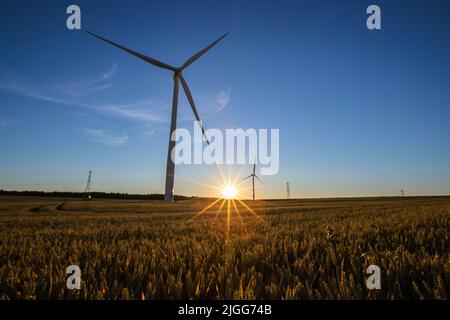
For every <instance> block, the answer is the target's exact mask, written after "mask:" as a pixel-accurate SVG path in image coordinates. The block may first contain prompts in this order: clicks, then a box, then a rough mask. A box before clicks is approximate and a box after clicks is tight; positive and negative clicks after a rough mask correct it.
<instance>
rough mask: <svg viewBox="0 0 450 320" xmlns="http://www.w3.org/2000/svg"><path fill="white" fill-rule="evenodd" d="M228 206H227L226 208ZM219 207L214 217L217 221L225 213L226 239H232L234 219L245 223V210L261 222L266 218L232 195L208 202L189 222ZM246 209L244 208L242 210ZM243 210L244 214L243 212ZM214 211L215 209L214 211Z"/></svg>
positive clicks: (242, 223)
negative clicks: (231, 232) (231, 230)
mask: <svg viewBox="0 0 450 320" xmlns="http://www.w3.org/2000/svg"><path fill="white" fill-rule="evenodd" d="M225 206H226V208H225ZM239 206H241V210H240V209H239ZM216 208H217V211H216V212H215V214H214V218H213V219H212V221H213V222H215V221H217V219H218V218H219V217H220V216H221V214H225V220H226V225H225V228H226V229H225V232H226V241H228V240H229V239H230V229H231V223H232V219H234V218H236V219H238V220H239V221H240V223H241V225H242V226H243V225H245V220H244V216H243V214H244V212H246V213H247V214H250V215H251V216H253V217H256V219H257V220H258V221H260V222H265V220H264V218H262V217H261V216H260V215H258V214H257V213H256V212H255V210H253V209H252V208H250V207H249V206H248V205H247V204H246V203H245V202H244V201H242V200H239V199H236V198H232V197H223V198H218V199H216V200H214V201H213V202H211V203H210V204H208V205H207V206H206V207H205V208H204V209H202V210H201V211H200V212H198V213H196V214H195V215H194V216H193V217H192V218H190V219H189V220H188V221H187V223H190V222H192V221H193V220H195V219H197V218H198V217H200V216H201V215H203V214H204V213H205V212H207V211H209V210H215V209H216ZM242 209H244V210H242ZM241 211H242V214H241ZM213 212H214V211H213Z"/></svg>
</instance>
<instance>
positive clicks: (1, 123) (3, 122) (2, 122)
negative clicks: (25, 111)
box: [0, 118, 17, 129]
mask: <svg viewBox="0 0 450 320" xmlns="http://www.w3.org/2000/svg"><path fill="white" fill-rule="evenodd" d="M16 122H17V120H15V119H11V118H5V119H0V129H4V128H7V127H10V126H12V125H14V124H15V123H16Z"/></svg>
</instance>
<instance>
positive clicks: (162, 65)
mask: <svg viewBox="0 0 450 320" xmlns="http://www.w3.org/2000/svg"><path fill="white" fill-rule="evenodd" d="M84 32H86V33H88V34H90V35H91V36H94V37H96V38H97V39H100V40H102V41H105V42H106V43H109V44H111V45H113V46H115V47H117V48H119V49H122V50H124V51H126V52H128V53H130V54H132V55H133V56H136V57H138V58H140V59H142V60H144V61H146V62H148V63H150V64H152V65H154V66H156V67H160V68H163V69H167V70H171V71H176V68H175V67H172V66H170V65H168V64H166V63H164V62H161V61H158V60H156V59H153V58H150V57H149V56H146V55H144V54H141V53H139V52H136V51H133V50H131V49H128V48H125V47H124V46H122V45H120V44H117V43H115V42H112V41H109V40H108V39H105V38H103V37H101V36H99V35H97V34H95V33H93V32H90V31H86V30H84Z"/></svg>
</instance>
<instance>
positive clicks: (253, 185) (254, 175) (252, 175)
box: [241, 163, 264, 200]
mask: <svg viewBox="0 0 450 320" xmlns="http://www.w3.org/2000/svg"><path fill="white" fill-rule="evenodd" d="M248 178H252V187H253V200H255V178H256V179H258V180H259V181H261V183H263V184H264V182H262V180H261V179H260V178H259V177H258V176H257V175H256V163H255V164H254V165H253V173H252V174H251V175H249V176H248V177H245V178H244V179H242V180H241V182H242V181H244V180H247V179H248Z"/></svg>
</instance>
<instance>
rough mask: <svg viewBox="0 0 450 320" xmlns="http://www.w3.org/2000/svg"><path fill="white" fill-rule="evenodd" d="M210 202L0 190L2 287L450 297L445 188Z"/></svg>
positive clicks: (222, 295) (81, 295) (47, 294)
mask: <svg viewBox="0 0 450 320" xmlns="http://www.w3.org/2000/svg"><path fill="white" fill-rule="evenodd" d="M212 201H213V200H186V201H177V202H175V203H173V204H167V203H164V202H162V201H131V200H130V201H122V200H96V199H93V200H91V201H85V200H74V199H69V200H65V199H56V198H53V199H52V198H32V197H6V196H3V197H0V298H1V299H411V298H412V299H448V297H449V296H450V251H449V248H450V237H449V235H450V198H449V197H428V198H426V197H423V198H409V197H397V198H367V199H357V198H355V199H317V200H311V199H304V200H284V201H282V200H280V201H245V204H246V205H247V206H248V208H246V207H245V206H244V205H243V204H241V203H240V202H238V201H235V202H233V201H230V202H228V201H225V202H223V205H222V201H219V202H217V203H215V205H213V206H211V207H210V208H209V209H208V210H206V211H205V212H203V213H202V214H200V215H198V213H199V212H201V211H202V210H203V209H204V208H206V207H207V206H208V205H209V204H211V202H212ZM228 206H229V209H228ZM219 209H221V210H219ZM194 217H195V219H192V218H194ZM371 264H376V265H378V266H379V267H380V268H381V283H382V288H381V289H380V290H368V289H367V288H366V285H365V282H366V279H367V277H368V274H366V268H367V267H368V266H369V265H371ZM69 265H78V266H79V267H80V269H81V278H82V282H81V289H80V290H69V289H68V288H67V287H66V280H67V277H68V275H67V274H66V268H67V267H68V266H69Z"/></svg>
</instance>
